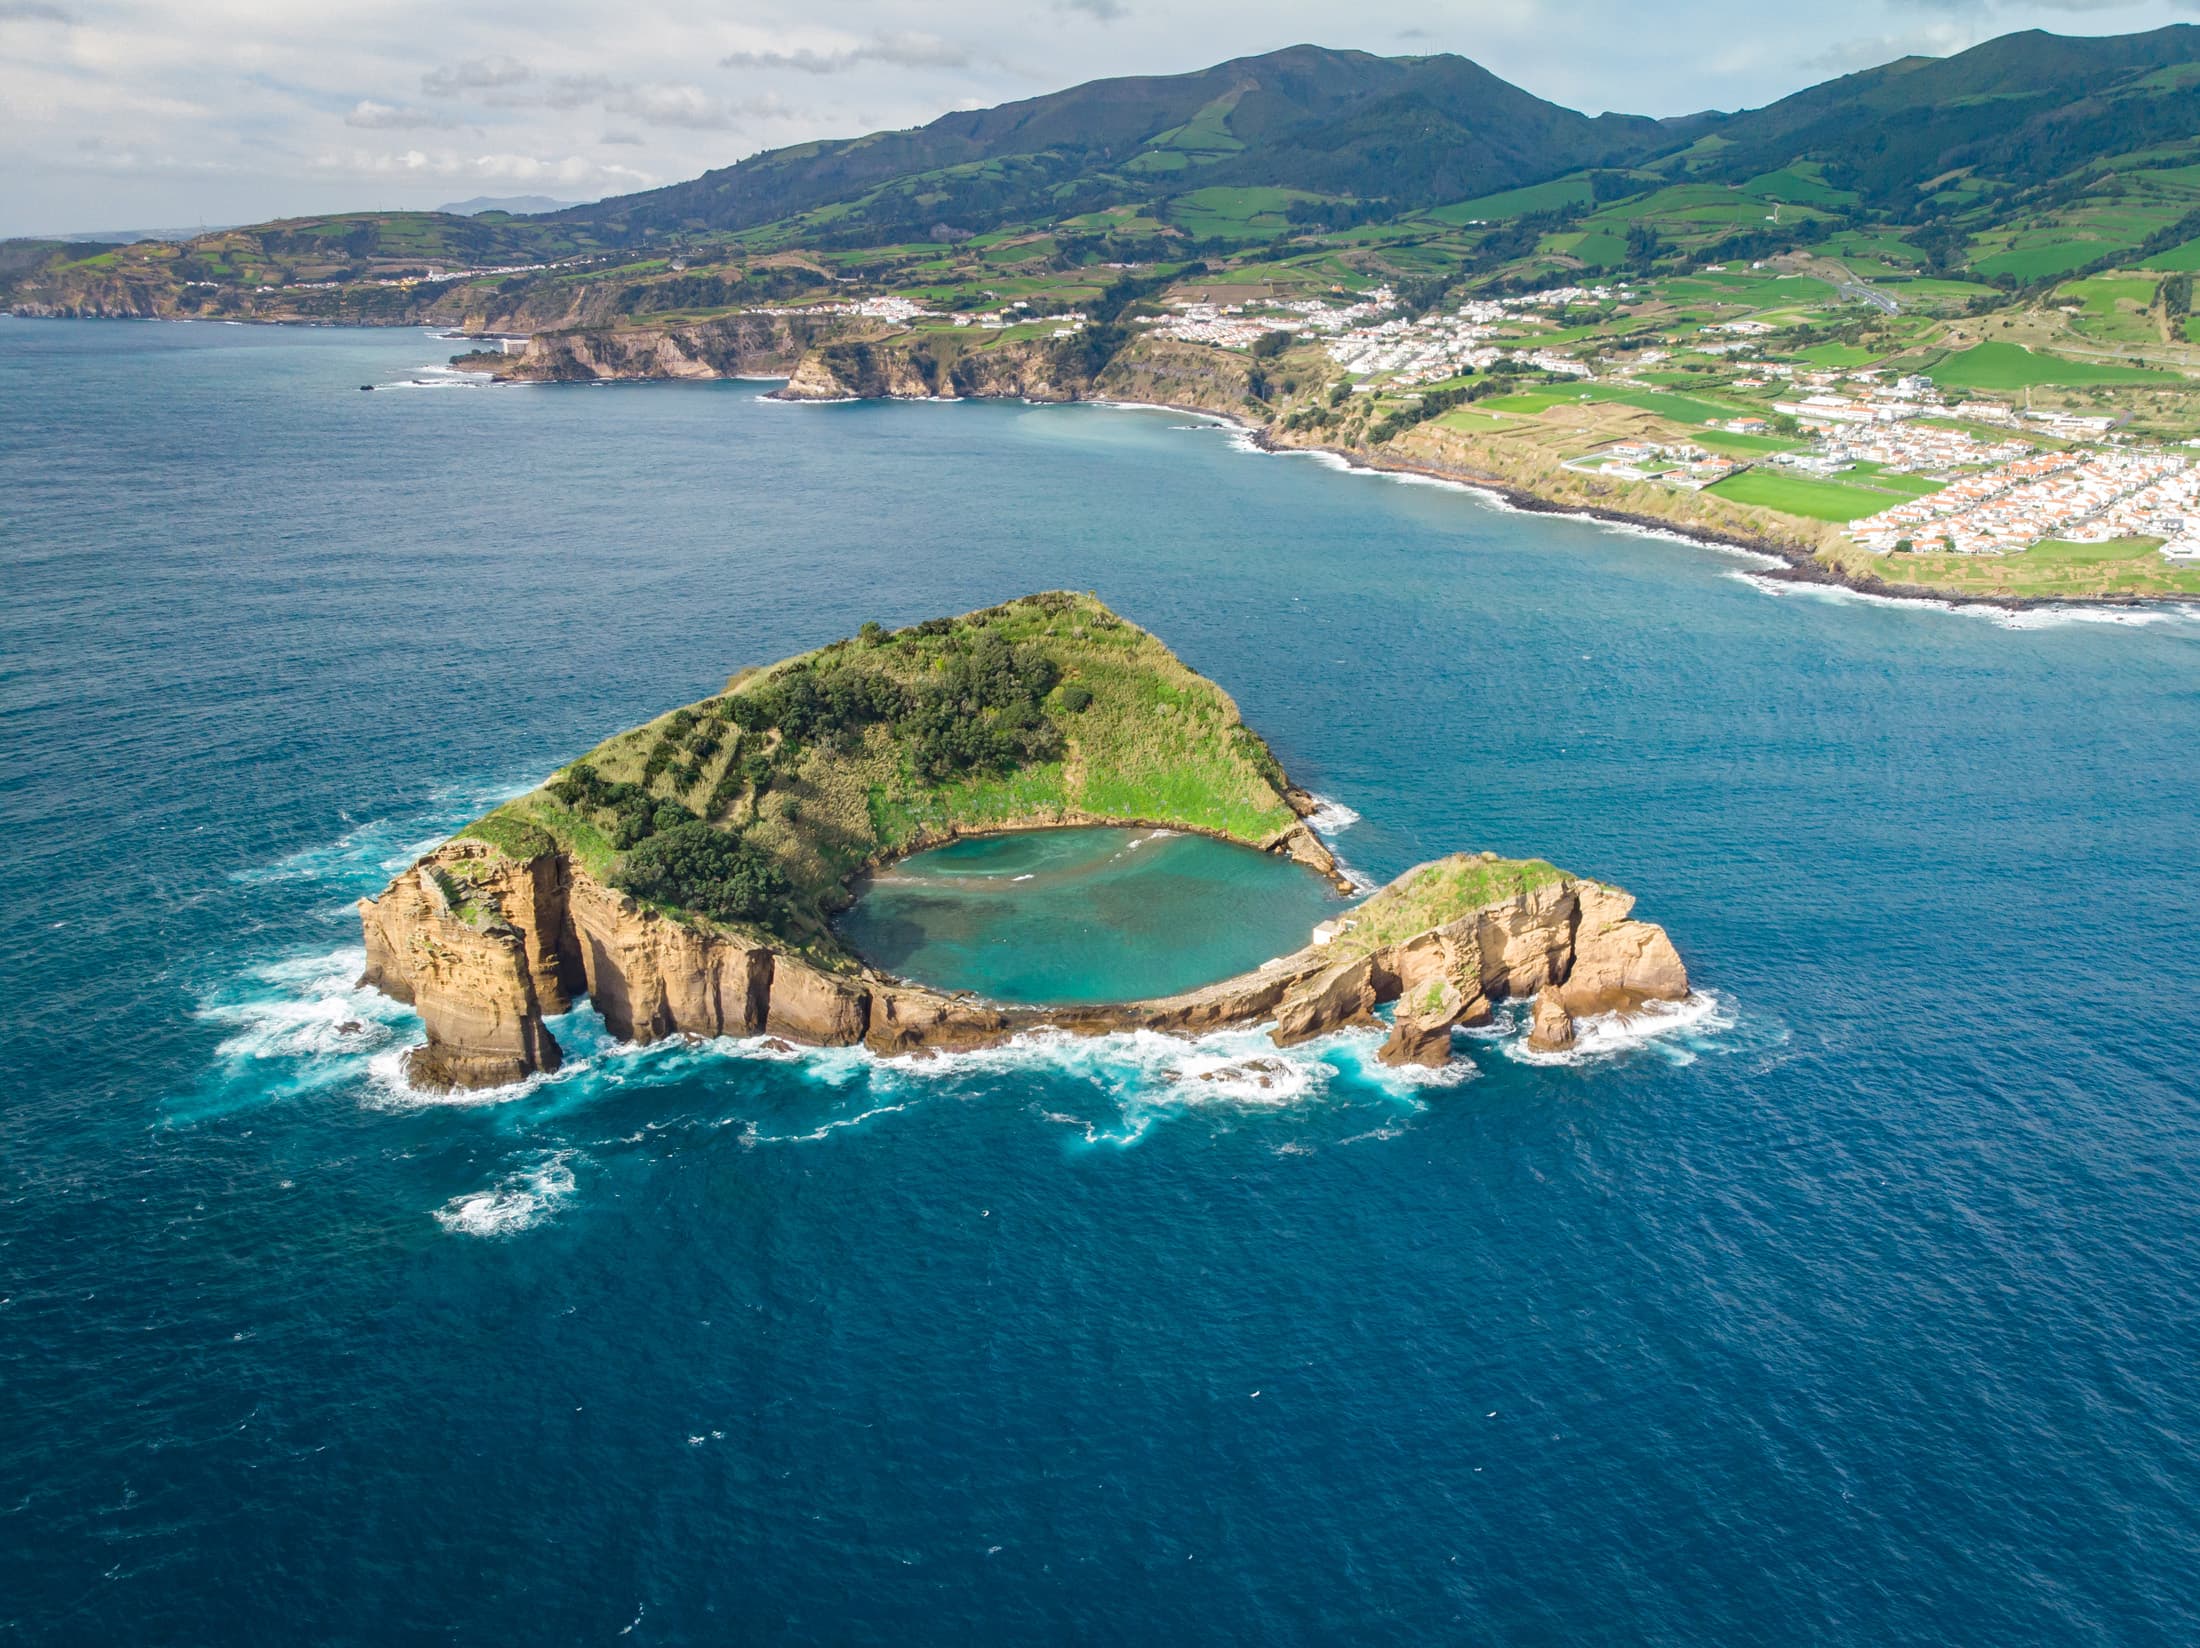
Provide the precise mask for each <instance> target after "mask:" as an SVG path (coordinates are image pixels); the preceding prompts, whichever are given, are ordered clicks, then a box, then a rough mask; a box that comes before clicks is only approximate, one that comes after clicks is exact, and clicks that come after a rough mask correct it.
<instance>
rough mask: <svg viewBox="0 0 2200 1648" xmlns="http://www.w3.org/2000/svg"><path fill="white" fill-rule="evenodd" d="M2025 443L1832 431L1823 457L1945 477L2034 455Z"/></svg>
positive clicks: (1878, 429) (1936, 431) (1923, 432)
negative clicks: (2030, 454)
mask: <svg viewBox="0 0 2200 1648" xmlns="http://www.w3.org/2000/svg"><path fill="white" fill-rule="evenodd" d="M2031 451H2032V448H2031V447H2030V446H2029V445H2027V444H2026V443H2025V442H2023V441H1982V440H1980V439H1979V438H1978V437H1977V436H1975V435H1966V434H1965V433H1964V432H1963V431H1962V430H1960V429H1942V428H1939V427H1937V426H1935V425H1932V424H1923V423H1914V422H1899V423H1874V424H1866V425H1861V426H1858V425H1850V426H1848V427H1845V428H1841V429H1833V430H1828V431H1827V433H1826V438H1825V444H1824V448H1823V452H1824V456H1825V457H1826V458H1828V459H1829V460H1831V462H1832V463H1833V464H1835V465H1837V466H1838V465H1846V464H1857V463H1873V464H1878V465H1880V466H1881V467H1882V468H1884V469H1894V470H1913V471H1920V472H1924V473H1932V474H1945V473H1947V472H1949V471H1952V470H1956V469H1964V468H1972V467H1976V466H1978V465H1981V464H2005V463H2014V462H2015V461H2016V460H2017V459H2019V458H2022V457H2024V456H2025V455H2026V454H2027V453H2029V452H2031Z"/></svg>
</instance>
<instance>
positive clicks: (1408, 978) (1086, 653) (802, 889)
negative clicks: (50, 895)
mask: <svg viewBox="0 0 2200 1648" xmlns="http://www.w3.org/2000/svg"><path fill="white" fill-rule="evenodd" d="M1313 806H1314V803H1313V801H1312V799H1311V798H1310V797H1308V796H1307V795H1306V794H1305V793H1304V792H1303V791H1301V790H1299V789H1297V788H1296V787H1294V786H1293V785H1291V784H1290V782H1289V780H1288V779H1287V778H1286V777H1285V775H1284V773H1283V770H1282V768H1281V766H1280V765H1279V764H1278V763H1277V762H1276V760H1275V757H1274V755H1273V753H1272V752H1270V751H1269V749H1268V747H1267V745H1266V744H1265V743H1264V742H1263V741H1262V740H1261V739H1260V738H1259V736H1258V735H1257V734H1255V733H1253V732H1252V731H1251V729H1249V728H1247V727H1246V726H1245V725H1244V723H1243V722H1242V720H1240V719H1239V717H1238V715H1237V711H1236V706H1235V705H1234V704H1232V703H1231V702H1230V700H1229V699H1228V697H1227V695H1225V694H1224V693H1223V692H1222V691H1221V689H1220V688H1218V687H1216V686H1215V685H1214V684H1213V683H1212V682H1209V681H1206V680H1205V679H1204V678H1202V677H1200V676H1198V675H1196V674H1195V673H1193V672H1192V671H1191V670H1189V669H1188V668H1186V667H1185V666H1184V665H1183V664H1182V662H1181V661H1180V660H1178V659H1177V658H1176V657H1175V656H1174V655H1173V654H1172V653H1170V652H1169V651H1168V649H1167V648H1166V647H1164V646H1162V645H1161V643H1160V642H1159V641H1157V640H1156V639H1154V638H1153V637H1152V636H1150V635H1148V634H1147V633H1146V632H1145V631H1143V630H1140V629H1138V628H1137V627H1136V626H1134V625H1130V624H1127V623H1125V622H1124V621H1123V620H1122V619H1120V618H1118V617H1117V616H1116V615H1114V614H1113V613H1111V612H1109V611H1108V610H1107V609H1106V608H1105V607H1104V606H1102V605H1101V604H1100V603H1099V602H1097V601H1095V600H1093V599H1091V598H1090V597H1085V596H1074V595H1069V594H1065V593H1054V594H1050V595H1042V596H1032V597H1027V598H1025V599H1024V600H1021V601H1017V602H1011V603H1008V604H1006V605H1004V606H1000V607H992V608H987V609H985V610H984V611H982V612H979V613H973V614H967V615H965V616H964V617H963V618H960V619H952V620H947V619H942V620H933V621H930V622H928V623H926V624H922V625H915V626H911V628H909V629H907V630H903V631H898V632H887V631H883V630H878V629H877V628H876V627H875V626H867V628H866V631H865V633H864V635H862V636H859V637H857V638H854V639H853V640H851V641H847V642H841V643H836V644H835V645H834V646H832V647H829V648H824V649H820V651H818V652H816V653H812V654H805V655H803V656H802V657H800V658H796V659H790V660H788V661H786V662H785V663H783V664H779V665H774V666H772V667H771V668H770V669H767V670H753V671H745V672H743V673H742V674H740V675H738V676H736V677H735V678H734V679H733V681H731V682H730V683H729V684H728V687H727V690H726V691H725V692H724V693H722V694H720V695H718V696H717V697H716V698H714V699H709V700H705V701H703V702H702V703H700V704H697V705H691V706H688V707H687V708H686V709H683V710H679V711H675V712H673V713H672V714H671V715H669V716H666V717H661V718H660V719H659V720H657V721H655V722H652V723H650V724H648V725H647V726H644V727H641V728H636V729H634V730H633V731H632V732H629V733H624V734H620V735H618V736H617V737H615V738H613V739H610V740H607V741H606V742H605V743H604V744H602V745H599V746H598V747H597V748H596V749H595V750H593V751H591V752H590V753H589V755H588V756H586V757H584V758H583V759H582V760H580V761H577V762H575V763H573V764H572V765H571V766H569V767H568V768H566V769H564V770H563V771H561V772H560V774H559V775H558V776H557V777H555V778H554V779H552V781H551V782H550V783H549V784H547V785H545V786H544V787H543V788H542V789H541V790H538V791H535V792H532V793H531V794H530V795H528V796H524V797H521V798H519V799H518V800H516V801H514V802H512V803H509V804H507V805H506V806H505V807H502V808H499V809H498V810H497V811H496V812H494V813H492V814H490V815H489V816H488V817H486V818H484V819H481V820H479V821H477V822H476V823H475V824H473V825H470V826H468V827H467V829H466V830H464V831H462V832H461V833H460V835H458V836H457V837H455V838H453V839H452V840H450V841H448V842H446V843H444V844H443V845H442V846H440V847H438V848H437V849H436V850H435V851H433V852H431V853H429V854H428V855H427V856H426V857H424V858H422V859H421V860H420V861H419V862H418V863H416V864H414V865H413V866H412V867H410V868H409V869H407V870H406V871H405V872H404V873H402V874H401V875H399V876H397V877H396V878H395V879H394V880H393V881H392V882H391V883H390V885H389V886H388V887H387V888H386V889H385V890H384V891H383V893H382V894H381V895H380V896H379V897H377V898H373V899H367V900H363V901H362V902H361V905H360V914H361V919H362V925H363V929H364V933H365V938H366V948H367V967H366V974H365V982H366V983H368V984H371V985H373V986H375V987H377V988H379V989H381V990H384V991H386V992H387V993H389V994H390V995H392V996H394V997H396V998H398V999H400V1000H403V1001H407V1002H409V1003H411V1004H412V1005H413V1006H414V1007H415V1008H416V1009H417V1010H418V1012H419V1014H420V1017H421V1019H422V1022H423V1024H424V1025H425V1027H426V1030H427V1040H426V1043H425V1045H424V1046H422V1047H420V1048H418V1049H416V1050H414V1052H413V1053H412V1054H411V1055H410V1057H409V1060H408V1069H409V1072H410V1074H411V1077H412V1079H413V1080H414V1081H415V1082H416V1083H419V1084H421V1085H423V1086H432V1087H452V1088H469V1087H483V1086H493V1085H497V1084H500V1083H505V1082H511V1081H516V1080H519V1079H522V1078H524V1077H526V1076H528V1075H530V1074H533V1073H535V1072H538V1071H547V1070H553V1069H555V1068H556V1067H557V1064H558V1061H559V1058H560V1050H559V1048H558V1045H557V1042H556V1040H555V1038H554V1037H553V1036H552V1035H551V1033H550V1031H549V1029H548V1027H547V1026H546V1024H545V1022H544V1021H545V1019H546V1018H548V1017H550V1016H554V1015H556V1014H559V1013H562V1012H565V1011H567V1010H568V1009H569V1008H570V1007H572V1005H573V1004H574V1003H575V1002H576V1001H577V1000H579V999H580V998H581V997H583V996H585V997H587V998H588V1000H589V1001H590V1002H591V1003H592V1004H593V1006H594V1008H595V1010H596V1011H597V1013H598V1014H599V1015H600V1016H601V1017H602V1019H603V1022H604V1024H605V1026H606V1027H607V1028H608V1029H609V1030H610V1031H611V1032H612V1033H613V1034H614V1035H616V1036H619V1037H622V1038H625V1039H630V1040H636V1041H650V1040H655V1039H658V1038H661V1037H664V1036H670V1035H683V1034H684V1035H698V1036H719V1035H755V1034H768V1035H774V1036H779V1037H783V1038H785V1039H786V1040H788V1041H790V1042H800V1043H807V1044H812V1045H821V1046H845V1045H854V1044H857V1043H861V1044H864V1045H867V1046H869V1047H871V1048H873V1049H875V1050H877V1051H879V1052H882V1053H908V1052H916V1051H922V1050H939V1049H960V1048H969V1047H976V1046H983V1045H988V1044H991V1043H995V1042H999V1041H1001V1040H1004V1039H1006V1038H1008V1037H1011V1036H1014V1035H1017V1034H1019V1033H1022V1032H1025V1031H1029V1030H1034V1029H1038V1028H1042V1027H1048V1026H1051V1027H1055V1028H1058V1029H1062V1030H1066V1031H1072V1032H1077V1033H1086V1034H1098V1033H1103V1032H1107V1031H1113V1030H1124V1029H1153V1030H1164V1031H1183V1032H1195V1031H1204V1030H1209V1029H1215V1028H1220V1027H1223V1026H1229V1025H1254V1024H1264V1023H1272V1025H1273V1030H1272V1034H1273V1036H1274V1038H1275V1039H1276V1040H1277V1042H1278V1043H1279V1044H1285V1045H1288V1044H1290V1043H1293V1042H1297V1041H1303V1040H1307V1039H1310V1038H1312V1037H1315V1036H1319V1035H1323V1034H1326V1033H1328V1032H1330V1031H1332V1030H1335V1029H1339V1028H1342V1027H1345V1026H1348V1025H1370V1024H1375V1023H1377V1022H1379V1021H1378V1020H1377V1019H1376V1018H1375V1009H1376V1008H1377V1007H1378V1006H1381V1005H1384V1004H1387V1003H1396V1004H1397V1005H1396V1011H1395V1013H1394V1015H1393V1020H1392V1028H1391V1030H1390V1033H1389V1036H1388V1039H1387V1040H1386V1042H1385V1043H1384V1046H1383V1050H1382V1056H1383V1057H1384V1058H1385V1059H1386V1060H1388V1061H1391V1062H1413V1063H1441V1062H1443V1061H1444V1059H1446V1058H1448V1056H1449V1050H1450V1034H1451V1030H1452V1028H1453V1027H1454V1026H1456V1025H1460V1024H1473V1023H1476V1022H1480V1021H1482V1020H1484V1019H1486V1018H1487V1017H1488V1016H1489V1014H1490V1011H1491V1004H1492V1003H1493V1002H1495V1001H1498V1000H1502V999H1506V998H1508V997H1512V998H1523V997H1528V996H1535V997H1537V998H1538V1002H1539V1007H1538V1022H1537V1040H1538V1041H1539V1043H1541V1044H1543V1045H1557V1044H1560V1042H1561V1041H1562V1039H1563V1038H1564V1037H1567V1036H1570V1034H1571V1030H1570V1026H1571V1015H1573V1014H1576V1013H1580V1012H1590V1011H1604V1010H1609V1009H1627V1008H1630V1007H1633V1006H1637V1005H1639V1004H1640V1003H1642V1002H1644V1001H1648V1000H1653V999H1674V998H1678V997H1681V996H1684V995H1686V993H1687V990H1688V981H1687V974H1686V971H1685V970H1684V969H1683V967H1682V965H1681V962H1680V959H1679V957H1678V955H1677V954H1676V953H1675V951H1674V949H1673V946H1672V944H1671V942H1670V941H1669V940H1668V939H1667V937H1666V935H1665V933H1664V932H1663V931H1662V930H1661V929H1659V928H1657V927H1655V926H1653V925H1651V924H1649V923H1646V922H1642V921H1638V920H1636V919H1634V917H1633V915H1632V905H1633V900H1632V899H1631V898H1630V897H1629V896H1628V895H1627V894H1625V893H1622V892H1620V891H1618V890H1617V889H1615V888H1611V887H1608V886H1605V885H1602V884H1600V883H1598V882H1594V881H1588V880H1584V879H1581V878H1579V877H1576V876H1572V875H1569V874H1567V873H1565V872H1563V871H1561V870H1558V869H1556V868H1555V867H1553V866H1551V865H1548V864H1543V863H1540V862H1536V861H1505V860H1499V859H1497V858H1495V857H1494V856H1492V855H1488V854H1483V855H1480V856H1469V855H1464V854H1462V855H1455V856H1454V857H1451V858H1446V859H1441V860H1438V861H1436V862H1435V863H1432V864H1427V865H1423V866H1421V867H1419V868H1418V869H1415V870H1413V871H1410V872H1408V873H1407V874H1406V875H1404V876H1402V877H1400V878H1399V879H1398V880H1397V881H1396V882H1394V883H1392V884H1391V885H1390V886H1389V887H1387V888H1385V889H1383V890H1382V891H1381V892H1379V893H1377V894H1376V895H1375V896H1374V897H1372V898H1370V899H1369V900H1367V901H1366V902H1365V903H1364V904H1362V905H1360V906H1358V907H1357V908H1355V909H1353V910H1351V911H1350V912H1349V913H1348V914H1346V915H1344V916H1342V917H1340V918H1338V920H1336V921H1335V922H1333V923H1329V924H1325V929H1324V930H1322V931H1320V932H1317V933H1316V934H1315V935H1313V936H1312V938H1311V940H1310V942H1309V943H1308V944H1307V945H1306V946H1304V947H1303V948H1302V949H1300V950H1298V951H1296V952H1294V953H1292V954H1291V955H1288V956H1284V957H1280V958H1278V959H1276V960H1274V961H1271V962H1268V963H1266V964H1265V965H1263V966H1262V967H1260V968H1258V969H1256V970H1254V971H1253V972H1251V973H1248V974H1245V975H1242V976H1240V977H1238V978H1234V979H1229V980H1225V981H1223V982H1221V983H1218V984H1214V985H1210V986H1207V987H1205V988H1202V989H1199V990H1194V991H1190V992H1187V993H1185V994H1182V995H1177V996H1170V997H1164V998H1158V999H1153V1000H1144V1001H1131V1002H1125V1003H1121V1004H1116V1005H1110V1006H1100V1007H1076V1008H1040V1007H1027V1006H1017V1005H1010V1004H999V1003H992V1002H986V1001H982V1000H979V999H977V998H975V997H972V996H969V995H964V994H948V993H944V992H941V991H937V990H932V989H928V988H926V987H924V986H922V985H919V984H913V983H911V982H909V981H906V980H900V979H895V978H891V977H889V976H886V975H884V974H882V973H880V972H878V971H877V970H875V969H873V968H871V967H868V966H866V965H865V964H864V963H863V962H862V961H861V960H860V959H859V958H857V957H855V956H853V955H851V954H850V953H849V952H848V951H847V950H846V949H845V948H844V947H843V946H842V945H841V944H840V942H839V939H838V937H837V934H836V933H835V931H834V929H833V926H832V919H831V918H832V916H833V914H834V913H835V911H836V910H838V909H840V908H843V907H845V904H846V902H847V900H848V888H849V886H850V885H851V883H853V882H854V881H855V880H856V879H857V878H858V877H859V876H861V875H862V874H864V873H865V872H867V871H869V870H872V869H875V868H877V867H878V866H880V865H882V864H885V863H888V862H891V861H892V860H894V859H896V858H899V857H901V856H904V855H906V854H908V853H911V852H916V851H920V850H923V849H924V848H927V847H931V846H935V845H938V844H940V843H942V842H946V841H951V840H954V839H956V838H958V837H961V836H968V835H976V834H986V833H995V832H999V831H1003V830H1016V829H1033V828H1048V827H1060V826H1065V825H1076V824H1097V823H1122V824H1140V825H1152V826H1159V827H1166V828H1173V829H1183V830H1195V831H1200V832H1203V833H1206V834H1210V835H1214V836H1217V837H1220V838H1223V839H1227V840H1232V841H1236V842H1239V843H1241V844H1243V845H1246V846H1250V847H1254V848H1258V849H1261V850H1264V851H1269V852H1276V853H1281V854H1285V855H1288V856H1290V857H1292V858H1294V859H1297V860H1298V861H1300V862H1301V863H1303V864H1305V865H1307V866H1308V867H1309V868H1310V869H1312V870H1314V871H1317V872H1319V873H1322V874H1326V875H1329V876H1331V877H1333V878H1334V877H1338V875H1339V871H1338V867H1337V865H1336V862H1335V860H1334V858H1333V857H1332V856H1331V855H1330V853H1329V851H1328V849H1327V848H1326V847H1324V846H1323V845H1322V843H1321V841H1320V840H1319V838H1317V837H1316V836H1315V835H1314V834H1313V832H1312V831H1311V830H1310V829H1308V827H1307V825H1306V823H1305V818H1306V815H1308V814H1309V813H1311V812H1312V810H1313Z"/></svg>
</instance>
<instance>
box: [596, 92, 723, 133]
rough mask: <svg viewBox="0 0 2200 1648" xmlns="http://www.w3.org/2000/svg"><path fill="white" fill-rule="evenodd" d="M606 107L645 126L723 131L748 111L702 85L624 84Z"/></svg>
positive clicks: (608, 111)
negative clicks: (715, 95)
mask: <svg viewBox="0 0 2200 1648" xmlns="http://www.w3.org/2000/svg"><path fill="white" fill-rule="evenodd" d="M603 108H604V113H606V114H623V115H625V116H626V117H627V118H628V119H630V120H639V121H640V122H641V123H642V124H643V125H645V126H677V127H679V128H681V129H683V130H686V131H691V132H715V131H723V130H725V128H726V127H728V126H732V125H735V124H737V123H738V122H739V121H740V119H741V116H742V115H743V113H745V112H748V111H745V110H742V109H740V108H737V107H735V106H734V105H732V104H729V103H727V102H726V101H725V100H724V99H722V98H717V97H713V96H711V95H710V93H708V92H706V91H704V90H703V88H702V87H700V86H620V87H617V88H615V89H613V90H612V91H610V92H608V93H606V94H605V96H604V99H603Z"/></svg>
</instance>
